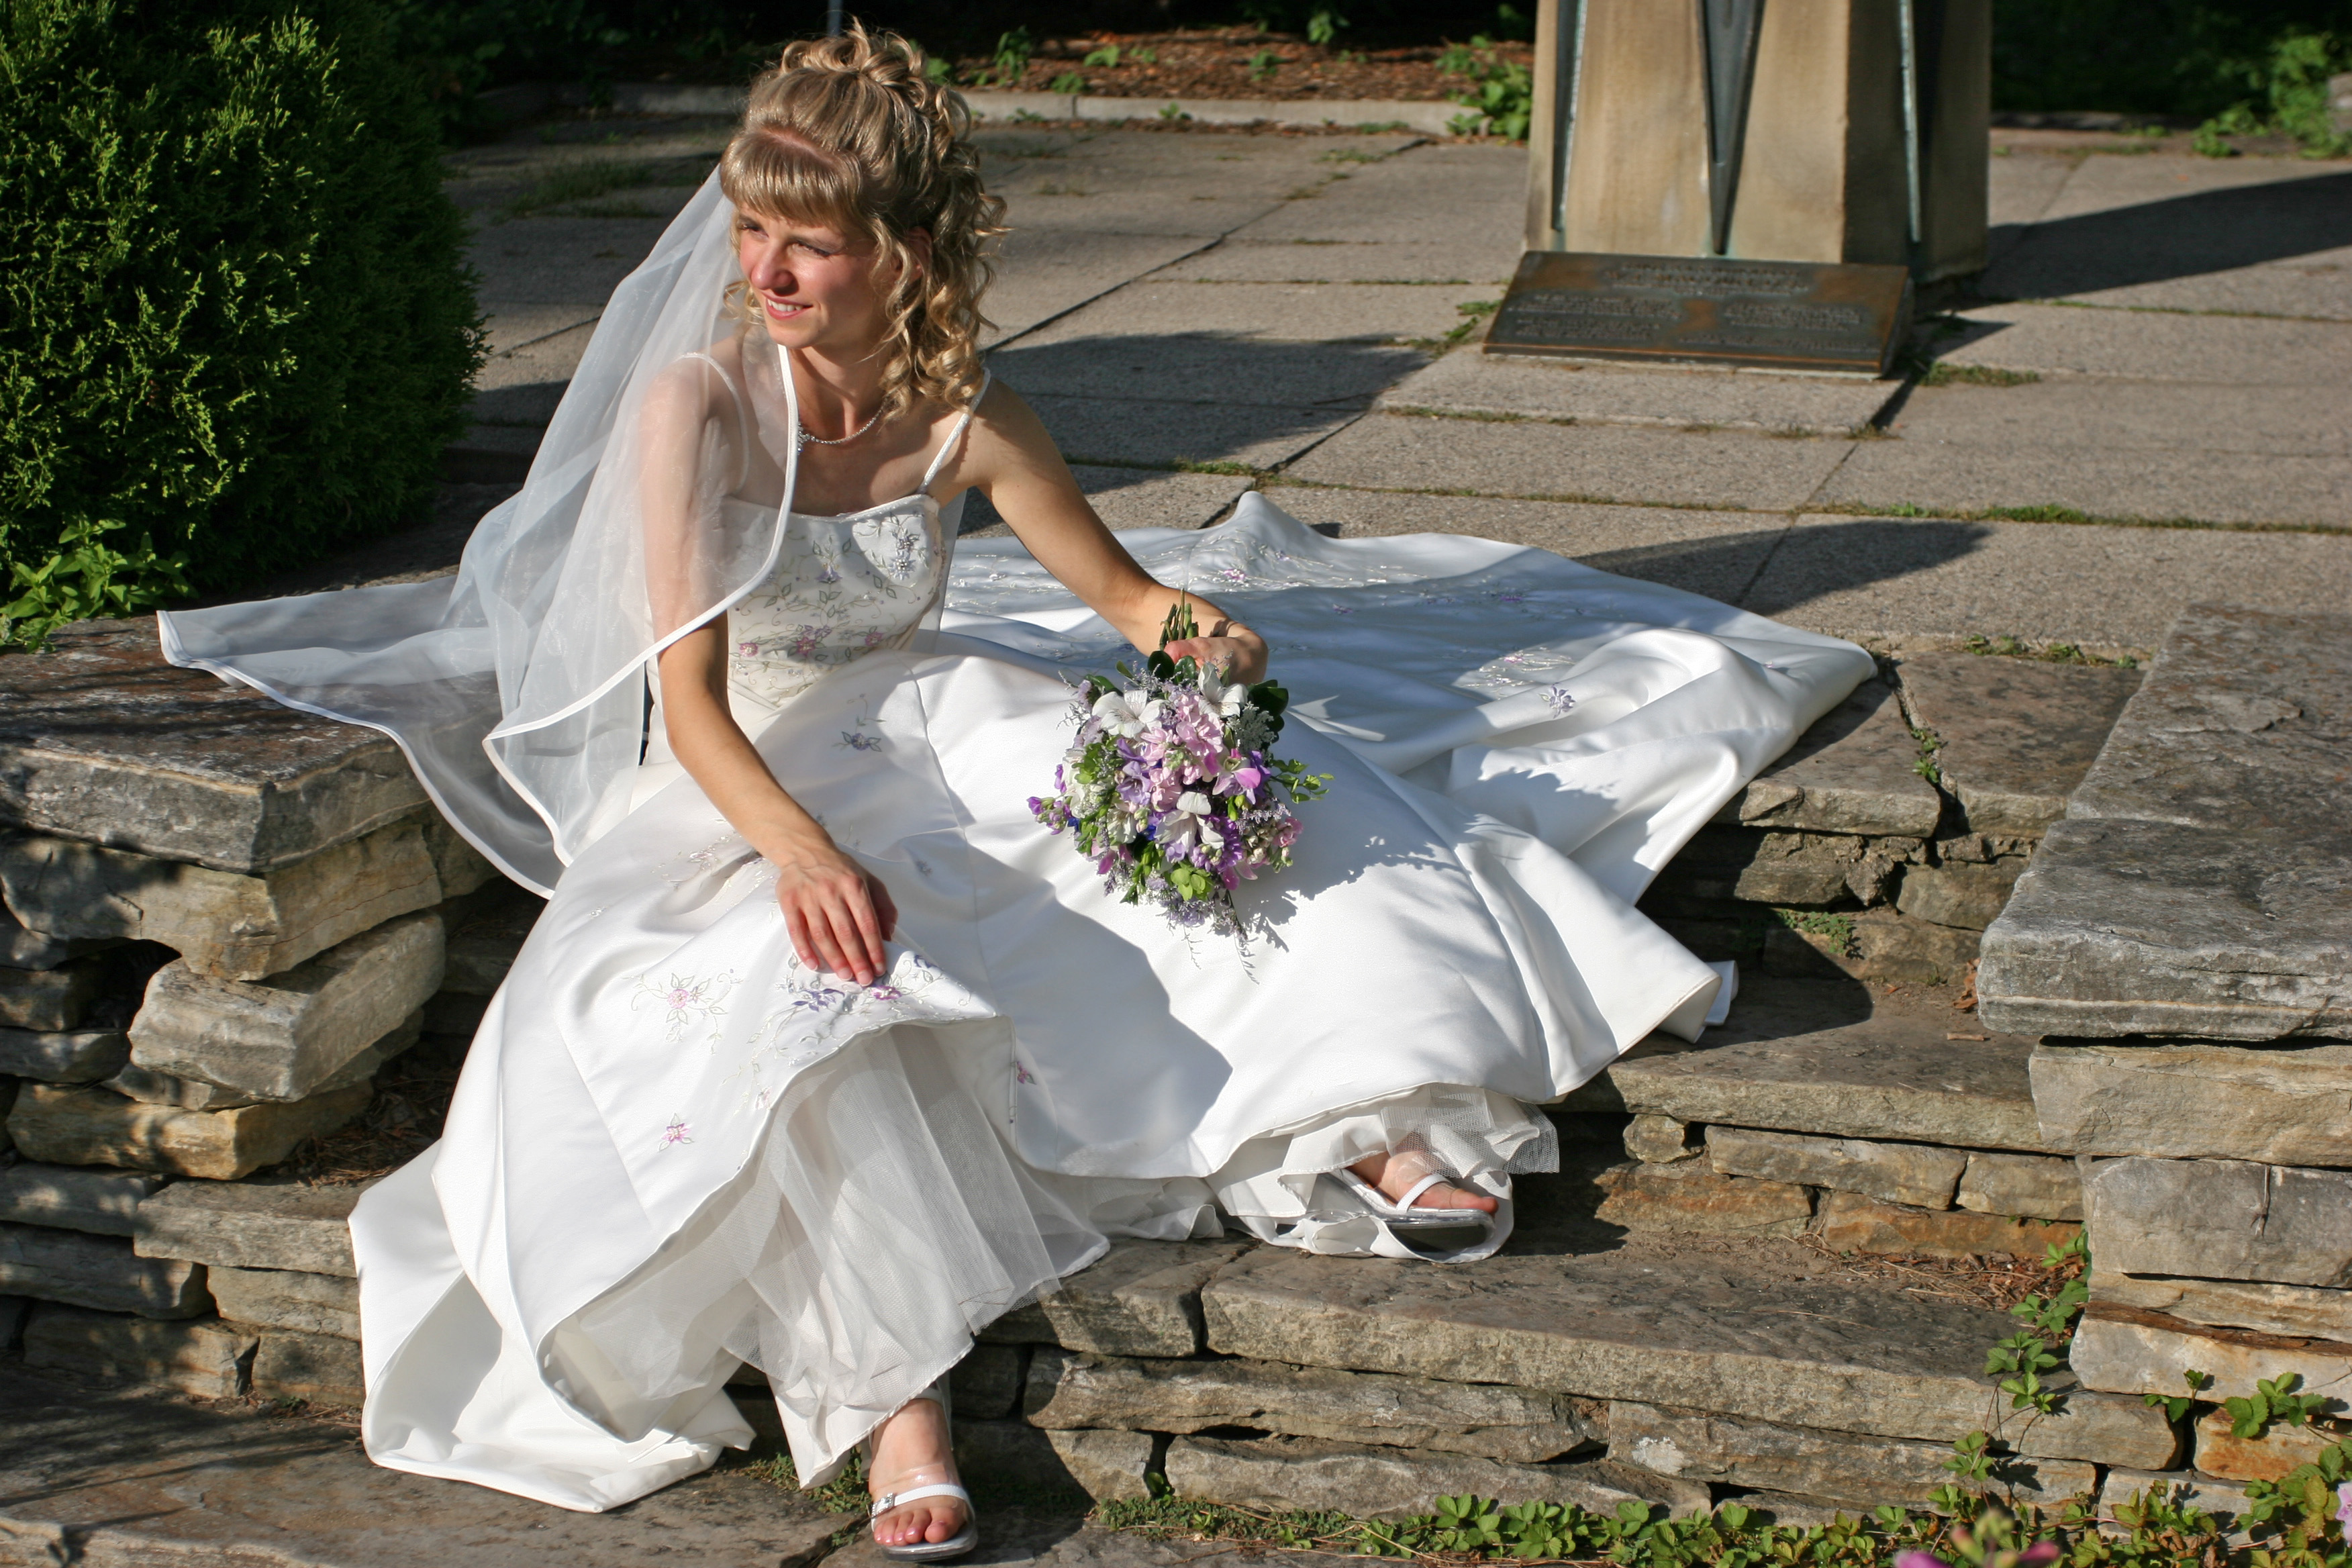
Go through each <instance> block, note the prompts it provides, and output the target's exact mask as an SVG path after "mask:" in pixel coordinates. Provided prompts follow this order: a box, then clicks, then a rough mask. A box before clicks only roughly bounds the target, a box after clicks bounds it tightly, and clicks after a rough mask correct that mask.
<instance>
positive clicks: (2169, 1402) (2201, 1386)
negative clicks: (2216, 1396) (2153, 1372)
mask: <svg viewBox="0 0 2352 1568" xmlns="http://www.w3.org/2000/svg"><path fill="white" fill-rule="evenodd" d="M2180 1381H2181V1382H2183V1383H2185V1384H2188V1385H2189V1392H2188V1393H2186V1394H2141V1395H2140V1396H2139V1400H2140V1403H2141V1404H2142V1405H2147V1406H2148V1407H2149V1408H2151V1409H2155V1410H2161V1411H2163V1412H2164V1418H2165V1419H2166V1420H2167V1421H2169V1422H2171V1423H2172V1424H2173V1425H2174V1426H2179V1424H2180V1419H2181V1417H2182V1416H2184V1415H2188V1414H2189V1406H2190V1405H2195V1404H2196V1403H2197V1395H2198V1394H2201V1393H2203V1392H2204V1391H2205V1390H2206V1389H2209V1388H2210V1387H2212V1386H2213V1380H2212V1379H2211V1378H2210V1377H2209V1376H2207V1375H2206V1374H2205V1373H2201V1372H2199V1371H2197V1370H2196V1369H2195V1368H2194V1367H2191V1368H2190V1369H2189V1371H2187V1372H2184V1373H2181V1374H2180Z"/></svg>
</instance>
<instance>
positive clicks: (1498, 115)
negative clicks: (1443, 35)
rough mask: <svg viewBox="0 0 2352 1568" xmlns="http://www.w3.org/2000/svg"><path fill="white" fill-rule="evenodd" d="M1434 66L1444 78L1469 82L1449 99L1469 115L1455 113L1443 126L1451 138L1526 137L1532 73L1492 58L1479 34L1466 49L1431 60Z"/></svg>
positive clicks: (1490, 45) (1531, 105)
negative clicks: (1435, 62) (1464, 78)
mask: <svg viewBox="0 0 2352 1568" xmlns="http://www.w3.org/2000/svg"><path fill="white" fill-rule="evenodd" d="M1437 68H1438V70H1439V71H1441V72H1442V73H1444V75H1447V76H1463V77H1468V78H1469V79H1470V84H1471V85H1470V87H1469V88H1468V89H1467V90H1465V91H1462V92H1457V93H1454V95H1453V98H1454V102H1456V103H1458V104H1461V105H1463V106H1464V107H1465V108H1466V109H1467V110H1469V111H1470V112H1468V113H1467V114H1457V115H1455V116H1454V118H1453V119H1452V120H1451V121H1448V122H1447V124H1446V129H1447V130H1449V131H1451V132H1454V134H1455V135H1456V136H1499V137H1501V138H1502V139H1503V140H1504V141H1506V142H1524V141H1526V140H1527V139H1528V121H1530V120H1532V119H1533V118H1534V117H1535V103H1536V79H1535V72H1533V71H1532V70H1530V69H1528V68H1527V67H1526V66H1523V65H1521V64H1519V63H1518V62H1517V60H1507V59H1505V58H1502V56H1501V55H1500V54H1498V53H1497V52H1496V49H1495V47H1494V41H1493V40H1492V39H1490V38H1488V37H1486V35H1485V34H1484V33H1481V34H1478V35H1477V36H1475V37H1473V38H1472V39H1471V40H1470V42H1469V43H1468V44H1467V45H1464V44H1454V45H1452V46H1450V47H1447V49H1446V50H1445V52H1444V54H1442V55H1440V56H1438V57H1437Z"/></svg>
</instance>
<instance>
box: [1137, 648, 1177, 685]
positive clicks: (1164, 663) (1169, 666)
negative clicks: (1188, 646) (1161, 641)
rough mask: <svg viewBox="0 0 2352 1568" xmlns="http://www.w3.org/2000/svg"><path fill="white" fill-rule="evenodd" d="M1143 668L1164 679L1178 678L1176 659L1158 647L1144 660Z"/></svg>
mask: <svg viewBox="0 0 2352 1568" xmlns="http://www.w3.org/2000/svg"><path fill="white" fill-rule="evenodd" d="M1143 668H1144V669H1145V670H1146V671H1148V672H1149V673H1150V674H1152V675H1156V676H1158V677H1159V678H1160V679H1162V680H1173V679H1176V661H1175V660H1174V659H1172V658H1169V657H1168V656H1167V655H1166V654H1164V653H1160V652H1159V651H1158V650H1156V649H1155V650H1154V651H1153V652H1152V653H1151V655H1150V657H1149V658H1146V659H1145V660H1144V661H1143Z"/></svg>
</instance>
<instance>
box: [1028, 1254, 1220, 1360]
mask: <svg viewBox="0 0 2352 1568" xmlns="http://www.w3.org/2000/svg"><path fill="white" fill-rule="evenodd" d="M1252 1245H1253V1244H1252V1243H1250V1242H1246V1241H1118V1242H1113V1243H1112V1244H1111V1247H1110V1250H1109V1251H1108V1252H1106V1253H1104V1254H1103V1256H1102V1258H1100V1259H1099V1260H1097V1262H1095V1263H1094V1264H1092V1265H1091V1266H1089V1267H1088V1268H1086V1269H1084V1270H1083V1271H1081V1272H1080V1273H1078V1274H1076V1275H1074V1276H1073V1277H1071V1278H1070V1279H1066V1280H1064V1281H1063V1282H1062V1288H1061V1289H1059V1290H1056V1291H1055V1292H1054V1294H1052V1295H1050V1296H1048V1297H1046V1298H1045V1299H1044V1300H1041V1301H1038V1302H1037V1303H1035V1304H1034V1305H1033V1306H1027V1307H1022V1308H1019V1309H1016V1310H1013V1311H1010V1312H1007V1313H1005V1314H1004V1316H1003V1317H1001V1318H999V1319H997V1320H996V1321H994V1322H992V1323H991V1324H990V1325H989V1326H988V1327H987V1328H986V1329H983V1330H982V1331H981V1338H982V1340H984V1341H989V1342H994V1343H998V1344H1058V1345H1060V1346H1061V1347H1062V1348H1063V1349H1064V1350H1073V1351H1095V1352H1100V1353H1102V1354H1104V1355H1130V1356H1189V1355H1197V1354H1199V1353H1200V1352H1201V1348H1202V1322H1201V1288H1202V1286H1203V1285H1206V1284H1207V1283H1208V1282H1209V1279H1210V1278H1211V1277H1212V1276H1213V1275H1214V1274H1215V1273H1216V1272H1217V1270H1218V1269H1219V1268H1223V1267H1224V1266H1225V1265H1226V1264H1227V1263H1230V1262H1232V1261H1233V1260H1234V1258H1238V1257H1240V1256H1241V1255H1242V1254H1243V1253H1244V1252H1245V1251H1247V1250H1248V1249H1249V1248H1250V1247H1251V1246H1252Z"/></svg>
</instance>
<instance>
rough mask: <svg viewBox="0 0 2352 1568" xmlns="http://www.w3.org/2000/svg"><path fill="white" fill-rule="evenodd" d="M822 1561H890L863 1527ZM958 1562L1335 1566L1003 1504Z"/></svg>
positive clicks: (1160, 1567) (1066, 1566) (1046, 1567)
mask: <svg viewBox="0 0 2352 1568" xmlns="http://www.w3.org/2000/svg"><path fill="white" fill-rule="evenodd" d="M985 1495H986V1494H985V1493H983V1494H982V1496H983V1497H984V1496H985ZM825 1561H826V1562H827V1563H831V1564H833V1565H834V1568H888V1564H889V1563H890V1559H888V1558H887V1557H885V1556H883V1555H882V1552H881V1550H880V1549H879V1548H878V1547H877V1546H876V1545H875V1544H874V1542H873V1537H872V1536H870V1535H868V1534H866V1533H865V1532H863V1531H860V1532H859V1534H858V1535H857V1537H856V1538H855V1539H853V1540H852V1541H851V1542H850V1543H849V1544H848V1545H846V1546H844V1547H843V1548H841V1549H840V1550H839V1551H838V1552H835V1553H834V1554H833V1555H832V1556H831V1557H829V1558H827V1559H826V1560H825ZM957 1561H958V1562H959V1563H970V1564H971V1565H972V1568H1182V1565H1185V1564H1193V1563H1198V1564H1202V1565H1203V1568H1207V1565H1210V1564H1214V1568H1331V1565H1332V1563H1333V1559H1332V1557H1331V1556H1330V1555H1329V1554H1328V1553H1322V1552H1276V1551H1269V1550H1267V1549H1266V1548H1265V1547H1264V1546H1261V1545H1259V1544H1257V1543H1256V1542H1251V1543H1250V1544H1248V1545H1246V1546H1244V1545H1241V1544H1238V1543H1236V1542H1230V1541H1193V1540H1189V1539H1184V1538H1179V1539H1176V1540H1172V1541H1154V1540H1152V1539H1150V1537H1148V1536H1143V1535H1133V1534H1126V1533H1122V1532H1119V1531H1109V1530H1104V1529H1102V1528H1101V1527H1099V1526H1097V1525H1091V1524H1087V1523H1085V1522H1084V1521H1082V1520H1081V1519H1080V1518H1079V1517H1078V1516H1077V1515H1076V1514H1075V1513H1063V1514H1056V1513H1052V1512H1047V1511H1040V1510H1028V1509H1005V1508H1002V1507H992V1508H989V1509H988V1510H987V1512H986V1514H985V1516H984V1519H983V1522H982V1525H981V1540H980V1545H979V1546H978V1547H976V1548H975V1549H974V1550H973V1552H972V1553H971V1556H969V1557H961V1558H958V1559H957ZM786 1568H793V1565H791V1564H787V1565H786Z"/></svg>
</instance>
